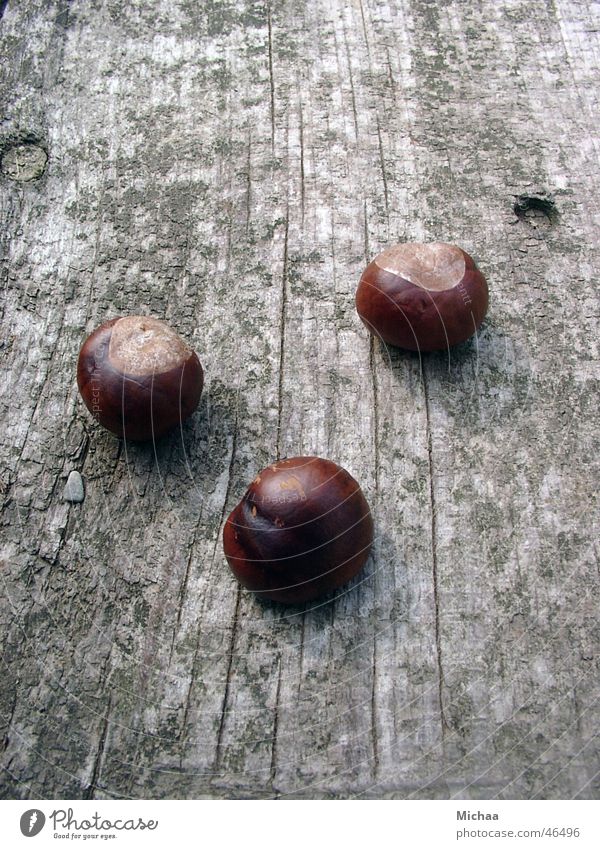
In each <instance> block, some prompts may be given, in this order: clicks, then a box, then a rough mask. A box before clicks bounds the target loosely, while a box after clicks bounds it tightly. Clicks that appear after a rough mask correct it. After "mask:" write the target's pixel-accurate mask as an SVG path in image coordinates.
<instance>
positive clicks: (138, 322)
mask: <svg viewBox="0 0 600 849" xmlns="http://www.w3.org/2000/svg"><path fill="white" fill-rule="evenodd" d="M203 382H204V374H203V371H202V366H201V365H200V361H199V359H198V357H197V356H196V354H195V353H194V351H192V349H191V348H190V347H189V346H188V345H186V343H185V342H184V341H183V339H182V338H181V337H180V336H179V335H178V334H177V333H176V332H175V331H174V330H172V328H170V327H169V326H168V325H167V324H165V323H164V322H162V321H159V320H158V319H156V318H150V317H147V316H139V315H132V316H127V317H124V318H113V319H112V320H111V321H107V322H106V323H105V324H103V325H101V327H98V328H97V330H94V332H93V333H92V334H91V335H90V336H89V337H88V338H87V339H86V341H85V343H84V344H83V347H82V348H81V351H80V352H79V360H78V363H77V385H78V387H79V391H80V392H81V397H82V398H83V400H84V403H85V405H86V407H87V408H88V410H89V411H90V412H91V414H92V415H93V416H94V418H95V419H96V420H97V421H98V422H99V423H100V424H101V425H103V426H104V427H105V428H107V430H110V431H112V433H115V434H116V435H117V436H120V437H123V438H126V439H132V440H140V441H145V440H150V439H158V438H159V437H160V436H162V435H163V434H165V433H167V432H168V431H169V430H172V429H173V428H175V427H177V426H178V425H179V424H180V423H181V422H183V421H184V420H185V419H187V418H188V416H190V415H191V414H192V413H193V412H194V410H195V409H196V407H197V406H198V402H199V401H200V395H201V393H202V386H203Z"/></svg>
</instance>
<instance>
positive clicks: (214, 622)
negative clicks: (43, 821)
mask: <svg viewBox="0 0 600 849" xmlns="http://www.w3.org/2000/svg"><path fill="white" fill-rule="evenodd" d="M1 7H2V10H3V17H2V20H1V21H0V44H1V51H2V63H3V69H4V70H3V76H2V80H1V88H2V92H1V105H0V109H1V116H2V120H1V123H0V146H1V148H2V153H3V171H2V177H1V188H2V192H1V197H2V200H1V204H2V205H1V221H2V236H1V238H2V252H3V258H2V281H3V289H4V296H5V297H4V304H3V319H2V330H3V333H2V352H3V360H2V380H1V381H0V393H1V404H2V417H3V422H4V428H3V431H2V439H1V447H0V451H1V468H2V492H3V507H2V530H3V543H2V557H3V562H2V572H1V575H2V591H1V593H0V597H1V604H0V616H1V621H2V645H3V649H2V688H1V693H2V695H1V702H0V725H1V728H2V731H1V735H0V741H2V742H1V749H2V751H1V764H2V790H1V792H2V795H3V797H5V798H15V797H17V798H26V797H30V798H33V797H36V798H38V797H63V798H65V797H67V798H81V797H88V798H91V797H97V798H113V797H114V798H121V797H142V798H143V797H147V798H148V797H150V798H160V797H273V796H281V797H326V798H327V797H354V796H359V797H378V798H379V797H394V798H404V797H410V798H415V797H419V798H446V797H453V796H455V797H461V798H493V797H498V798H532V797H535V798H560V797H569V798H570V797H577V798H590V797H598V795H599V790H600V779H599V769H600V764H599V757H598V755H599V749H600V745H599V742H598V737H597V736H596V735H597V731H598V696H599V688H598V661H599V657H600V654H599V648H598V620H597V613H598V590H599V587H598V585H599V570H598V561H597V554H596V552H595V549H594V527H595V526H594V516H595V514H594V512H593V507H594V495H595V480H594V476H595V474H596V475H597V471H598V460H597V457H598V442H597V439H596V421H595V415H596V405H597V397H598V396H597V378H598V371H597V365H598V337H597V326H598V304H597V300H596V290H597V275H598V258H599V257H598V254H599V251H598V224H599V223H600V207H599V201H598V198H599V197H600V177H599V169H598V158H597V153H598V136H597V125H598V118H597V115H598V112H597V107H598V92H599V90H600V89H599V83H600V72H599V61H598V60H599V52H598V32H599V30H600V24H599V22H598V20H597V16H596V15H595V12H597V11H598V7H597V6H596V7H594V4H590V3H587V2H583V0H479V2H477V3H475V2H474V3H467V2H459V0H454V2H452V0H431V2H430V0H427V1H426V0H393V2H387V3H386V2H380V0H351V1H350V2H340V0H327V2H324V0H317V1H316V2H305V0H293V2H292V0H286V2H277V0H273V2H272V3H271V4H270V5H268V4H265V3H263V2H254V3H253V2H249V1H248V2H242V0H218V2H217V0H215V2H210V3H194V2H187V0H173V2H171V3H160V2H158V0H149V1H148V2H142V0H137V1H136V2H125V0H94V2H84V0H75V2H69V3H67V2H66V0H60V2H59V0H56V2H52V0H29V2H27V3H17V2H13V0H8V3H6V2H4V3H2V4H1ZM22 145H28V147H27V150H20V149H19V148H20V146H22ZM38 149H41V150H42V151H46V152H47V157H48V159H47V163H44V156H43V154H42V153H39V150H38ZM42 169H43V173H41V176H40V172H41V171H42ZM36 175H38V176H36ZM27 177H31V179H24V178H27ZM520 196H523V198H524V200H521V201H520V204H521V206H520V207H518V210H519V215H517V214H516V212H515V203H516V200H517V198H518V197H520ZM528 199H533V200H528ZM404 239H424V240H435V239H437V240H444V241H450V242H457V243H459V244H460V245H462V246H463V247H464V248H465V249H466V250H467V251H469V252H470V253H472V254H473V255H474V256H475V258H476V259H477V261H478V263H479V265H480V267H481V268H482V270H483V271H484V273H485V274H486V275H487V277H488V279H489V283H490V288H491V309H490V313H489V319H488V320H487V321H486V323H485V325H484V327H483V329H482V332H481V334H480V336H479V338H478V339H477V340H476V341H473V342H471V343H467V344H465V345H463V346H461V347H460V348H458V349H456V350H454V351H452V353H451V356H448V355H430V356H427V357H424V358H423V359H422V360H420V359H419V358H418V357H417V356H414V355H409V354H405V353H402V352H399V351H394V350H386V349H385V348H383V347H382V346H380V345H379V344H378V343H377V344H374V343H373V342H371V341H370V339H369V338H368V336H367V334H366V332H365V330H364V328H363V327H362V326H361V324H360V322H359V320H358V318H357V316H356V313H355V310H354V303H353V295H354V290H355V287H356V284H357V281H358V278H359V276H360V272H361V269H362V268H363V267H364V265H365V263H366V261H367V259H369V258H370V257H372V256H373V255H374V254H375V253H376V252H378V251H379V249H381V248H382V247H383V246H386V245H388V244H390V243H391V242H394V241H398V240H404ZM131 312H146V313H151V314H153V315H155V316H157V317H163V318H165V319H167V320H168V321H169V322H171V323H172V324H173V325H174V326H175V327H176V328H177V329H178V330H179V331H180V332H181V333H182V334H183V335H184V336H185V337H186V338H188V339H189V340H190V341H192V342H193V344H194V346H195V347H196V349H197V351H198V353H199V355H200V357H201V359H202V361H203V363H204V364H205V366H206V370H207V386H206V391H205V394H204V397H203V401H202V404H201V409H200V410H199V412H198V413H197V414H196V416H195V417H194V418H193V420H192V421H191V422H190V423H189V424H188V425H186V427H185V430H184V433H183V438H181V435H178V434H175V435H174V436H173V437H171V438H167V439H166V440H163V441H162V442H161V443H160V444H158V445H157V446H156V447H155V448H153V447H148V446H146V447H144V446H136V445H126V446H125V445H122V444H119V442H118V441H116V440H115V439H113V438H112V437H111V436H110V435H108V434H106V433H104V432H102V431H100V429H99V428H97V427H96V426H95V425H94V423H93V422H92V420H91V419H90V417H89V416H88V415H87V413H86V411H85V410H84V408H83V406H82V404H81V403H80V401H79V399H78V396H77V391H76V386H75V379H74V378H75V372H74V366H75V361H76V356H77V352H78V349H79V346H80V344H81V342H82V340H83V338H84V336H85V334H86V332H88V331H90V330H91V329H92V328H93V327H95V326H96V325H97V324H99V323H100V322H102V321H103V320H105V319H107V318H109V317H112V316H114V315H118V314H123V313H131ZM302 453H316V454H320V455H324V456H327V457H330V458H331V459H333V460H335V461H337V462H339V463H341V464H343V465H344V466H346V467H347V468H348V469H349V470H350V471H351V472H352V473H353V474H354V476H355V477H356V478H357V479H358V480H359V481H360V482H361V483H362V485H363V488H364V490H365V492H366V494H367V496H368V498H369V499H370V501H371V503H372V505H373V511H374V514H375V518H376V524H377V540H376V545H375V551H374V555H373V557H372V559H371V560H370V562H369V565H368V567H367V569H366V571H365V573H364V574H363V575H362V576H361V577H360V578H359V579H357V580H356V581H355V583H354V585H353V586H352V587H351V588H349V589H347V590H345V591H342V592H340V593H339V594H338V595H337V596H336V597H335V598H333V599H331V598H330V599H325V600H324V601H323V603H321V604H318V605H313V606H308V607H306V608H291V609H290V608H284V607H281V606H277V605H273V604H265V603H261V602H259V601H257V600H256V599H255V598H254V597H253V596H251V595H250V594H248V593H246V592H243V591H240V590H239V589H238V587H237V585H236V583H235V581H234V579H233V578H232V576H231V575H230V573H229V571H228V569H227V567H226V564H225V561H224V558H223V554H222V550H221V543H220V533H221V528H222V523H223V519H224V517H225V516H226V515H227V512H228V511H229V510H230V509H231V508H232V507H233V505H234V504H235V503H236V502H237V500H238V499H239V498H240V496H241V494H242V493H243V491H244V489H245V486H246V483H247V482H248V481H249V480H250V479H251V478H252V477H253V476H254V474H255V473H256V471H257V470H258V469H260V468H261V467H262V466H264V465H265V464H267V463H268V462H269V461H272V460H273V459H274V458H276V457H278V456H285V455H292V454H302ZM73 469H75V470H78V471H80V472H81V474H82V475H83V478H84V482H85V491H86V497H85V500H84V502H83V503H82V504H69V503H67V502H65V501H63V499H62V492H63V487H64V484H65V480H66V478H67V476H68V474H69V472H70V471H71V470H73ZM596 528H597V525H596Z"/></svg>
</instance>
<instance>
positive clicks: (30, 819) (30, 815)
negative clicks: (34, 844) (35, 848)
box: [21, 808, 46, 837]
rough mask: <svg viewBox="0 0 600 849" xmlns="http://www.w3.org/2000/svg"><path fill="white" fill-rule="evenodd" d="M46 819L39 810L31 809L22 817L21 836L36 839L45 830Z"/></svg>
mask: <svg viewBox="0 0 600 849" xmlns="http://www.w3.org/2000/svg"><path fill="white" fill-rule="evenodd" d="M45 823H46V817H45V816H44V814H43V813H42V812H41V811H40V810H38V809H37V808H31V810H29V811H25V813H24V814H23V815H22V817H21V834H23V835H25V837H35V836H36V834H39V833H40V831H41V830H42V829H43V827H44V825H45Z"/></svg>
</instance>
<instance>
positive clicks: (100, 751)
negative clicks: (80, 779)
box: [83, 693, 112, 799]
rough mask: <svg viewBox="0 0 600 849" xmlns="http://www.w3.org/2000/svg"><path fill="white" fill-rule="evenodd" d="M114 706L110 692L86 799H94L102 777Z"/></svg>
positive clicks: (85, 795)
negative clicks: (109, 724)
mask: <svg viewBox="0 0 600 849" xmlns="http://www.w3.org/2000/svg"><path fill="white" fill-rule="evenodd" d="M111 707H112V694H110V693H109V696H108V702H107V705H106V712H105V714H104V719H103V721H102V730H101V732H100V738H99V740H98V748H97V750H96V756H95V758H94V766H93V768H92V776H91V778H90V782H89V784H88V786H87V788H86V790H85V792H84V794H83V798H84V799H93V798H94V792H95V790H96V789H97V786H98V778H99V777H100V768H101V762H102V757H103V755H104V749H105V747H106V737H107V735H108V717H109V715H110V710H111Z"/></svg>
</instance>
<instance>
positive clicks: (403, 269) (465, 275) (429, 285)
mask: <svg viewBox="0 0 600 849" xmlns="http://www.w3.org/2000/svg"><path fill="white" fill-rule="evenodd" d="M487 307H488V287H487V283H486V281H485V277H484V276H483V274H482V273H481V272H480V271H479V269H478V268H477V266H476V265H475V262H474V261H473V259H472V258H471V257H470V256H469V254H468V253H465V251H463V250H462V249H461V248H459V247H456V245H448V244H446V243H445V242H430V243H428V244H422V243H420V242H405V243H403V244H400V245H394V246H393V247H391V248H388V249H387V250H385V251H383V253H380V254H379V255H378V256H376V257H375V259H374V260H373V261H372V262H371V264H370V265H368V266H367V268H366V269H365V270H364V272H363V274H362V277H361V279H360V283H359V285H358V289H357V292H356V309H357V311H358V314H359V316H360V317H361V319H362V321H363V322H364V324H365V325H366V326H367V327H368V329H369V330H370V331H371V333H374V334H375V335H376V336H379V338H380V339H382V340H383V341H384V342H387V343H388V344H389V345H396V346H397V347H399V348H406V349H408V350H410V351H439V350H442V349H444V348H447V347H449V346H450V345H457V344H458V343H459V342H464V341H465V339H468V338H469V336H472V335H473V334H474V333H475V332H476V331H477V328H478V327H479V325H480V324H481V322H482V321H483V319H484V317H485V314H486V312H487Z"/></svg>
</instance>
